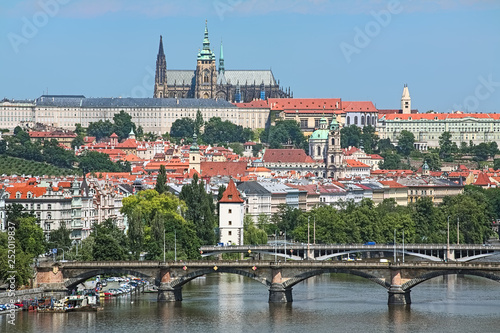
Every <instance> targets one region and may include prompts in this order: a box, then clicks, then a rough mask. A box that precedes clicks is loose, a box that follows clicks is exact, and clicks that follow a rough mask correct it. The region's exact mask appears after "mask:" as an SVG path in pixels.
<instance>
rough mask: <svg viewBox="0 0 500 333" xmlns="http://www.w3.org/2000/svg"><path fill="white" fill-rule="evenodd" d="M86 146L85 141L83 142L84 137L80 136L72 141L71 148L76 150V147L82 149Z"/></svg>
mask: <svg viewBox="0 0 500 333" xmlns="http://www.w3.org/2000/svg"><path fill="white" fill-rule="evenodd" d="M83 145H85V141H84V140H83V136H81V135H78V136H77V137H76V138H74V139H73V141H71V148H73V149H75V147H81V146H83Z"/></svg>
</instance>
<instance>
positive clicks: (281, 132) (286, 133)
mask: <svg viewBox="0 0 500 333" xmlns="http://www.w3.org/2000/svg"><path fill="white" fill-rule="evenodd" d="M260 140H261V141H262V142H266V143H268V144H269V146H270V147H271V148H282V147H283V145H293V146H294V147H295V148H302V147H303V145H304V143H305V142H306V140H305V138H304V134H303V133H302V131H301V130H300V127H299V124H298V123H297V122H296V121H295V120H278V121H276V125H275V126H270V127H269V128H267V129H266V130H265V131H264V132H262V133H261V136H260ZM245 141H247V140H245Z"/></svg>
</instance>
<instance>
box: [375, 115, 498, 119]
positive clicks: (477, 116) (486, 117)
mask: <svg viewBox="0 0 500 333" xmlns="http://www.w3.org/2000/svg"><path fill="white" fill-rule="evenodd" d="M382 116H384V117H385V119H386V120H446V119H464V118H474V119H488V118H491V119H499V115H498V114H496V113H416V114H386V115H380V116H379V118H380V117H382Z"/></svg>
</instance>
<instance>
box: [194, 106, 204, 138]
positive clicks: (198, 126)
mask: <svg viewBox="0 0 500 333" xmlns="http://www.w3.org/2000/svg"><path fill="white" fill-rule="evenodd" d="M203 124H204V121H203V115H202V114H201V111H200V110H198V111H196V119H195V120H194V133H196V135H198V136H199V135H200V134H201V132H200V130H201V128H202V127H203Z"/></svg>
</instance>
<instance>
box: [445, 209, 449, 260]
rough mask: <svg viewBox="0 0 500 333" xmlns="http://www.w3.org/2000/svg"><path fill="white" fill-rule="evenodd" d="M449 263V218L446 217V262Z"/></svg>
mask: <svg viewBox="0 0 500 333" xmlns="http://www.w3.org/2000/svg"><path fill="white" fill-rule="evenodd" d="M448 261H450V216H448V232H447V240H446V262H448Z"/></svg>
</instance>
